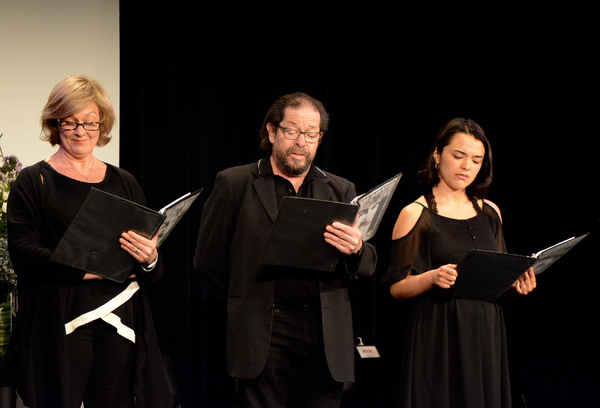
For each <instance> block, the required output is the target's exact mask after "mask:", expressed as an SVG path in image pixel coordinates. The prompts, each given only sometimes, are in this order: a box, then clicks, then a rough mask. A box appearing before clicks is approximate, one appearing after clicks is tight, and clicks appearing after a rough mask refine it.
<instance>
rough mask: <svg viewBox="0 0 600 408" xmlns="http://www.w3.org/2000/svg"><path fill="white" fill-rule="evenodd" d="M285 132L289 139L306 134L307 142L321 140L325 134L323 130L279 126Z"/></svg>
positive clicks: (284, 135)
mask: <svg viewBox="0 0 600 408" xmlns="http://www.w3.org/2000/svg"><path fill="white" fill-rule="evenodd" d="M277 127H278V128H279V129H281V131H282V132H283V137H285V138H286V139H289V140H296V139H298V136H300V135H304V140H306V143H316V142H318V141H319V139H320V138H321V136H323V132H303V131H301V130H298V129H294V128H288V127H283V126H279V125H278V126H277Z"/></svg>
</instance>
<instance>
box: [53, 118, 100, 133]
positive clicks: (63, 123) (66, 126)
mask: <svg viewBox="0 0 600 408" xmlns="http://www.w3.org/2000/svg"><path fill="white" fill-rule="evenodd" d="M58 124H59V125H60V128H61V129H62V130H75V129H77V127H78V126H81V127H82V128H84V129H85V130H90V131H94V130H99V129H100V126H102V122H85V123H79V122H71V121H68V120H60V119H58Z"/></svg>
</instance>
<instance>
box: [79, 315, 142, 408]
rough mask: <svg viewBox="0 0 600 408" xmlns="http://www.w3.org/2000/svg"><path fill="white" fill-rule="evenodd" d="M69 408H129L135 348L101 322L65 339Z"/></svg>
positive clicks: (85, 327) (130, 405)
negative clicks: (69, 390)
mask: <svg viewBox="0 0 600 408" xmlns="http://www.w3.org/2000/svg"><path fill="white" fill-rule="evenodd" d="M67 345H68V347H69V361H68V363H69V381H70V388H71V392H70V395H69V398H70V400H69V401H70V404H69V407H72V408H80V407H81V402H82V401H83V403H84V405H85V408H131V407H133V401H134V393H133V371H134V347H135V345H134V344H133V343H132V342H131V341H129V340H127V339H126V338H124V337H123V336H121V335H119V334H118V333H117V330H116V329H115V328H114V327H113V326H111V325H109V324H108V323H106V322H104V321H103V320H101V319H98V320H95V321H93V322H90V323H88V324H86V325H84V326H81V327H78V328H77V329H76V330H75V331H74V332H72V333H71V334H69V335H67Z"/></svg>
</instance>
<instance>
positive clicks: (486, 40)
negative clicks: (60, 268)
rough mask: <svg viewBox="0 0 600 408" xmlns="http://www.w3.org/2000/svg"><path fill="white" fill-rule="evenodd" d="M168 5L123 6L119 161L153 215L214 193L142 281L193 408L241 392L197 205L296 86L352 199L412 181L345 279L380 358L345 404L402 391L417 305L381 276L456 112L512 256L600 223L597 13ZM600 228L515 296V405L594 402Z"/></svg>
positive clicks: (323, 162)
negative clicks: (477, 143) (488, 184)
mask: <svg viewBox="0 0 600 408" xmlns="http://www.w3.org/2000/svg"><path fill="white" fill-rule="evenodd" d="M170 6H171V8H169V9H167V10H165V9H160V10H159V9H149V8H146V9H142V10H140V9H139V8H136V7H134V6H133V5H129V4H124V2H121V101H120V102H121V107H120V108H121V109H120V110H121V118H120V120H121V157H120V166H121V167H122V168H124V169H126V170H128V171H130V172H131V173H133V174H134V176H135V177H136V178H137V179H138V181H139V182H140V184H141V186H142V188H143V190H144V191H145V193H146V197H147V200H148V203H149V206H151V207H153V208H160V207H162V206H163V205H165V204H167V203H168V202H170V201H171V200H173V199H174V198H176V197H178V196H180V195H181V194H183V193H185V192H188V191H192V190H195V189H197V188H200V187H203V188H204V189H205V190H204V193H203V195H202V198H201V199H200V200H199V202H198V203H196V204H195V205H194V207H192V209H191V211H190V213H189V215H186V217H185V218H184V220H183V221H182V222H181V224H180V225H179V226H178V227H177V229H176V230H175V231H174V232H173V233H172V235H171V236H170V237H169V239H168V240H167V242H166V243H165V244H164V246H163V248H162V254H163V257H164V261H165V265H166V268H167V270H166V273H165V276H164V278H163V279H162V280H161V282H160V283H158V284H157V285H154V286H153V287H150V288H147V290H148V291H149V295H150V298H151V303H152V307H153V314H154V319H155V323H156V326H157V330H158V335H159V338H160V342H161V347H162V349H163V351H164V352H165V353H167V354H169V355H170V356H171V359H172V361H173V364H174V368H175V374H176V377H177V381H178V385H179V389H180V393H181V397H182V405H183V406H184V407H221V406H227V405H226V404H227V402H228V401H229V398H230V397H231V392H232V387H233V384H232V382H231V381H228V380H226V375H225V365H224V364H225V361H224V358H225V357H224V352H225V337H224V324H225V316H224V311H223V309H222V308H221V307H220V305H218V304H217V303H216V302H215V301H214V300H213V299H212V298H211V296H210V295H209V294H208V293H206V292H205V291H204V290H203V288H202V286H201V284H200V282H199V280H198V279H197V278H196V277H195V276H194V275H193V273H192V271H191V270H192V258H193V253H194V249H195V246H196V238H197V232H198V226H199V222H200V218H201V210H202V204H203V202H204V200H205V199H206V198H207V197H208V195H209V194H210V192H211V190H212V184H213V181H214V177H215V175H216V173H217V172H218V171H220V170H222V169H225V168H227V167H230V166H234V165H240V164H245V163H250V162H254V161H257V160H258V159H259V158H260V157H262V153H261V152H260V150H259V149H258V131H259V128H260V125H261V123H262V120H263V118H264V115H265V114H266V111H267V109H268V108H269V106H270V105H271V104H272V103H273V102H274V101H275V100H276V99H277V98H278V97H279V96H281V95H282V94H285V93H289V92H294V91H302V92H306V93H308V94H310V95H312V96H314V97H316V98H317V99H320V100H321V101H322V102H323V103H324V104H325V107H326V108H327V109H328V110H329V112H330V114H331V126H330V131H329V132H328V134H327V135H326V136H325V140H324V142H323V144H322V145H321V147H320V148H319V152H318V153H317V160H316V164H317V165H318V166H320V167H322V168H324V169H326V170H329V171H331V172H333V173H335V174H338V175H340V176H343V177H345V178H348V179H350V180H352V181H353V182H354V183H355V184H356V187H357V190H358V192H359V193H361V192H364V191H366V190H368V189H370V188H371V187H373V186H375V185H376V184H378V183H380V182H382V181H384V180H386V179H388V178H389V177H391V176H392V175H394V174H396V173H398V172H400V171H401V172H403V173H404V178H403V179H402V181H401V182H400V185H399V186H398V190H397V192H396V194H395V196H394V199H393V200H392V202H391V204H390V206H389V208H388V211H387V213H386V216H385V218H384V220H383V222H382V224H381V227H380V230H379V232H378V234H377V236H376V237H375V238H374V239H373V243H374V244H375V245H376V247H377V249H378V252H379V255H380V264H379V266H378V269H377V272H376V274H375V276H374V277H373V278H372V279H370V280H367V281H363V282H359V283H357V284H355V285H354V286H352V287H351V295H352V301H353V308H354V321H355V332H356V335H357V336H361V337H362V338H363V340H364V341H366V342H369V343H374V344H375V345H376V346H377V347H378V349H379V351H380V353H381V355H382V358H381V359H370V360H359V361H357V380H358V381H357V383H356V384H354V385H352V386H349V387H348V389H347V393H346V396H347V397H348V398H346V399H345V400H344V403H343V406H344V407H355V406H356V407H358V406H373V407H388V406H389V407H392V406H394V404H395V401H396V400H397V397H398V395H397V388H398V387H397V383H398V376H397V372H398V366H399V365H400V364H401V362H400V352H401V348H402V336H403V331H404V326H403V325H404V322H405V318H406V314H407V310H408V307H409V303H400V302H395V301H392V299H391V296H390V295H389V290H388V288H387V287H386V286H385V285H382V284H380V283H379V278H380V277H381V275H382V274H383V273H384V271H385V269H386V267H387V261H388V252H389V237H390V236H391V231H392V227H393V224H394V222H395V218H396V216H397V214H398V213H399V211H400V209H401V208H402V207H403V206H404V205H406V204H407V203H409V202H410V201H412V200H414V199H415V198H417V197H418V195H419V194H420V190H419V188H418V185H417V183H416V172H417V170H418V168H419V166H420V164H421V162H422V160H423V159H424V158H425V155H426V154H427V152H428V149H429V146H430V142H431V141H432V139H433V137H434V135H435V133H436V132H437V130H438V129H439V128H440V127H441V126H442V125H443V124H444V123H445V122H446V121H448V120H449V119H451V118H453V117H457V116H466V117H470V118H473V119H474V120H476V121H477V122H478V123H479V124H480V125H481V126H482V127H483V128H484V130H485V131H486V133H487V134H488V136H489V138H490V140H491V143H492V147H493V151H494V172H495V181H494V184H493V185H492V190H491V195H490V199H491V200H492V201H494V202H495V203H496V204H498V205H499V207H500V208H501V210H502V215H503V219H504V228H505V235H506V240H507V243H508V247H509V250H510V251H511V252H513V253H519V254H529V253H532V252H536V251H538V250H540V249H542V248H545V247H547V246H549V245H552V244H554V243H556V242H558V241H561V240H563V239H566V238H568V237H570V236H573V235H579V234H581V233H585V232H587V231H589V230H595V229H596V226H597V224H598V222H597V218H598V211H597V210H598V198H599V197H598V188H597V184H598V182H597V171H596V167H597V159H596V155H597V152H596V150H597V148H596V149H594V148H595V147H596V145H597V143H595V142H594V138H595V137H596V136H597V134H596V133H597V132H595V131H596V127H595V126H594V125H595V119H596V116H597V111H598V104H597V95H598V92H597V91H598V86H597V85H598V83H597V78H596V73H597V72H598V70H597V68H598V65H597V62H596V61H595V58H593V57H592V49H591V48H588V43H589V41H588V40H587V39H588V38H594V36H593V35H592V34H597V33H596V32H595V29H593V28H591V27H592V26H590V25H587V24H586V22H585V18H586V17H585V16H586V13H585V10H580V11H578V10H570V11H569V14H565V10H560V9H555V10H549V9H544V10H537V9H536V10H534V9H531V10H528V11H526V12H525V13H524V10H523V9H522V8H521V9H519V10H496V11H495V12H494V13H491V12H484V11H482V10H470V12H469V17H467V15H466V14H465V13H464V10H461V9H456V8H454V9H450V8H449V9H446V10H440V9H435V10H421V11H420V12H418V11H413V10H410V11H409V10H408V8H405V9H403V11H404V13H400V12H399V11H394V13H391V10H384V9H377V7H376V6H374V5H371V6H370V8H368V9H366V10H364V9H361V10H356V11H354V10H347V11H348V12H349V13H350V12H351V13H352V14H351V17H352V18H350V17H344V18H343V19H341V18H339V17H337V14H336V13H332V14H331V16H324V15H323V14H322V13H320V14H319V15H318V18H317V19H314V18H313V20H310V19H306V18H300V17H298V16H296V15H293V16H292V15H287V16H286V15H284V14H279V15H278V18H272V13H271V18H267V16H264V15H263V14H261V13H262V11H263V10H253V12H252V13H246V11H244V10H241V11H240V10H237V9H235V10H234V9H232V10H220V11H217V10H214V9H213V10H209V9H208V8H207V7H204V6H203V7H200V8H198V7H195V6H194V7H191V8H189V9H188V8H179V7H176V6H177V4H176V3H173V4H172V5H170ZM232 7H233V6H232ZM546 7H548V6H546ZM513 11H514V12H513ZM517 11H518V12H517ZM478 13H479V14H478ZM252 15H254V16H255V17H251V16H252ZM540 15H543V17H544V18H543V19H541V18H538V17H539V16H540ZM259 16H260V17H261V18H259ZM242 17H244V18H242ZM313 17H314V16H313ZM327 17H331V19H328V18H327ZM475 17H476V18H475ZM567 17H568V18H567ZM342 20H343V21H342ZM492 20H493V21H492ZM534 20H535V22H534V23H532V21H534ZM542 20H544V21H545V23H540V21H542ZM306 21H314V22H315V24H312V23H306ZM367 21H368V22H370V24H369V25H365V22H367ZM565 21H566V22H568V23H569V25H568V26H565V24H564V23H565ZM559 23H560V24H559ZM434 27H435V29H434ZM258 30H260V31H263V32H264V34H265V35H259V34H257V31H258ZM509 34H510V35H509ZM596 38H597V36H596ZM592 132H594V133H592ZM597 235H600V234H598V233H592V235H591V236H590V237H589V238H588V239H586V240H584V241H583V243H582V244H581V245H580V246H579V247H577V248H576V249H575V250H573V252H572V253H570V254H568V255H567V256H566V257H565V258H563V259H562V260H560V261H559V262H558V263H557V264H556V265H555V266H553V267H552V268H551V269H550V270H548V271H547V272H546V273H544V274H543V275H540V276H539V279H538V289H537V290H536V291H534V292H533V293H532V294H531V295H529V296H527V297H523V298H517V299H510V300H506V301H505V302H504V307H505V316H506V325H507V332H508V337H509V338H508V340H509V351H510V356H509V357H510V362H511V364H510V368H511V376H512V381H513V391H514V404H515V406H516V407H520V406H523V407H524V406H525V402H526V404H527V405H526V406H527V407H529V408H535V407H545V408H547V407H565V406H579V407H589V406H594V404H597V398H595V394H594V390H595V388H596V386H597V385H598V384H599V380H600V377H599V375H598V374H597V373H598V370H597V367H598V364H599V363H600V358H599V351H598V347H597V345H598V340H599V335H598V332H599V330H598V329H599V327H598V326H599V319H598V312H599V308H598V302H597V300H596V296H595V294H596V292H597V291H596V288H595V282H596V279H595V278H596V276H597V274H598V272H599V270H598V266H597V263H596V262H595V250H597V249H598V240H599V238H598V236H597ZM593 401H596V402H595V403H594V402H593Z"/></svg>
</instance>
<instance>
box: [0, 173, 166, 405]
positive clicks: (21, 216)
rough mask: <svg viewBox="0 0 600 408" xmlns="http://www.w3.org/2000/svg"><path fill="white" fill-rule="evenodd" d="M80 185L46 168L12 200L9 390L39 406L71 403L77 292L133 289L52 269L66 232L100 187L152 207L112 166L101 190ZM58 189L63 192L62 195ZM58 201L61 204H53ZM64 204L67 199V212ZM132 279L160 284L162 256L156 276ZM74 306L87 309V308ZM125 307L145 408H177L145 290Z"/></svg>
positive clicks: (24, 176) (19, 183) (20, 185)
mask: <svg viewBox="0 0 600 408" xmlns="http://www.w3.org/2000/svg"><path fill="white" fill-rule="evenodd" d="M68 183H76V184H71V185H72V186H73V187H76V188H73V189H72V190H69V189H67V188H65V185H66V186H68V185H69V184H68ZM77 183H79V182H77V181H75V180H72V179H69V178H67V177H65V176H63V175H61V174H59V173H58V172H56V171H55V170H54V169H53V168H52V167H51V166H50V165H49V164H48V163H46V162H43V161H42V162H39V163H37V164H35V165H33V166H30V167H27V168H25V169H23V171H21V173H20V174H19V177H18V178H17V180H16V181H15V184H14V186H13V188H12V190H11V193H10V197H9V202H8V242H9V251H10V256H11V260H12V263H13V267H14V269H15V272H16V273H17V277H18V299H19V311H18V314H17V318H16V321H15V325H14V328H13V333H12V335H11V340H10V343H9V346H8V349H7V352H6V355H5V360H4V362H3V365H2V376H1V377H2V380H3V382H4V383H5V384H10V385H13V386H16V387H17V389H18V392H19V395H20V396H21V398H22V399H23V401H24V403H25V404H26V405H29V406H32V407H35V406H38V404H42V405H43V404H44V402H45V403H48V402H52V403H54V404H55V405H53V406H57V407H58V406H63V404H66V396H67V395H68V393H69V388H68V384H69V380H68V375H67V368H66V367H65V365H64V361H65V360H66V354H67V353H68V349H67V347H66V334H65V328H64V327H65V323H66V322H67V321H68V320H69V318H68V317H67V316H66V315H68V314H69V309H73V306H70V305H69V304H68V302H67V298H69V297H72V295H73V293H75V294H77V293H79V298H80V299H85V298H86V297H87V296H86V295H89V294H99V295H101V296H102V295H103V296H107V297H111V296H112V295H113V294H118V293H119V292H120V291H121V290H122V289H123V288H124V287H126V286H127V285H128V284H129V283H130V282H128V281H126V282H125V283H124V284H123V285H119V284H115V283H114V282H111V281H94V283H92V284H91V285H90V283H89V282H87V281H82V278H83V275H84V272H83V271H80V270H77V269H73V268H70V267H67V266H63V265H58V264H54V263H52V262H50V256H51V255H52V251H53V250H54V248H55V247H56V246H57V244H58V241H59V240H60V238H61V237H62V234H63V233H64V229H66V227H68V223H69V222H70V219H72V217H73V216H74V215H75V212H76V208H78V207H79V205H80V204H81V202H82V201H83V199H84V198H85V190H86V189H87V190H89V188H91V187H92V186H93V187H96V188H99V189H102V190H105V191H107V192H110V193H113V194H115V193H116V194H118V195H121V196H123V197H124V198H126V199H128V200H131V201H134V202H137V203H139V204H142V205H145V198H144V195H143V193H142V190H141V189H140V187H139V185H138V183H137V181H136V180H135V178H134V177H133V176H132V175H131V174H129V173H128V172H126V171H124V170H121V169H119V168H117V167H114V166H111V165H108V169H107V174H106V177H105V179H104V180H103V181H102V182H101V183H97V184H91V183H89V184H88V183H81V184H79V185H78V184H77ZM60 187H62V188H60ZM51 189H59V190H60V194H58V192H57V191H53V190H51ZM52 200H54V202H50V201H52ZM57 200H62V201H61V202H62V203H63V204H64V205H61V203H59V202H57ZM69 200H74V201H69ZM66 203H68V204H66ZM61 207H64V210H62V209H61V211H60V212H59V213H57V212H56V211H52V210H50V208H55V209H56V208H61ZM74 208H75V210H74V211H75V212H74V211H73V209H74ZM65 224H66V225H65ZM132 273H135V274H136V275H137V277H138V278H137V279H138V281H139V282H154V281H156V280H157V279H159V278H160V276H161V275H162V273H163V267H162V257H159V263H158V264H157V265H156V267H155V269H154V270H153V271H152V272H151V273H146V272H145V271H144V270H143V269H142V268H140V267H135V270H133V271H132ZM81 291H83V292H81ZM67 295H69V296H67ZM75 297H77V296H75ZM96 303H97V302H96ZM93 304H94V301H92V302H90V306H93ZM74 307H75V308H81V305H75V306H74ZM84 308H85V306H84ZM120 308H123V309H125V310H126V311H125V313H123V314H124V315H129V316H131V322H130V325H132V326H133V327H132V328H133V329H134V331H135V333H136V343H135V344H136V380H135V385H134V388H135V395H136V400H137V406H138V407H146V408H158V407H171V406H172V400H171V396H170V391H169V386H168V382H167V379H166V375H165V373H164V367H163V364H162V359H161V356H160V351H159V349H158V342H157V339H156V333H155V330H154V324H153V321H152V316H151V314H150V307H149V305H148V302H147V299H146V297H145V294H144V290H143V287H142V288H141V290H138V291H137V292H136V293H135V294H134V296H133V297H132V298H131V299H130V300H129V301H128V302H126V303H125V304H124V305H122V306H121V307H120Z"/></svg>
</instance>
